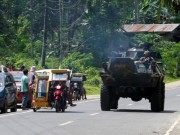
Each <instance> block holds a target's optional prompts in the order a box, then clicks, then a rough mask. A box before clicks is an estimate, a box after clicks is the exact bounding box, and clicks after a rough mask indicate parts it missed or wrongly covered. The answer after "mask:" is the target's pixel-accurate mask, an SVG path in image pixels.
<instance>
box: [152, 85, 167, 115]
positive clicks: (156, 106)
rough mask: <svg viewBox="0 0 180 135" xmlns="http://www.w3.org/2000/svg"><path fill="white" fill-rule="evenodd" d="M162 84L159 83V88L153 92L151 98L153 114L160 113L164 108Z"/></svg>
mask: <svg viewBox="0 0 180 135" xmlns="http://www.w3.org/2000/svg"><path fill="white" fill-rule="evenodd" d="M162 99H163V98H162V83H161V82H159V84H158V86H157V87H156V90H153V91H152V96H151V111H153V112H160V111H162V109H163V108H164V107H163V106H162V102H163V100H162Z"/></svg>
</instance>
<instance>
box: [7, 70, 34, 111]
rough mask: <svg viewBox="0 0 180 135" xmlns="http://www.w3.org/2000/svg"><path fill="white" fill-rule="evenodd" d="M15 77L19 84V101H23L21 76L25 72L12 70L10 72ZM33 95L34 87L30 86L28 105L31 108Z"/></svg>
mask: <svg viewBox="0 0 180 135" xmlns="http://www.w3.org/2000/svg"><path fill="white" fill-rule="evenodd" d="M10 73H11V74H12V75H13V77H14V80H15V82H16V85H17V92H18V96H17V103H18V104H19V103H22V95H23V94H22V92H21V77H22V76H23V72H22V71H11V72H10ZM32 95H33V89H32V88H30V91H29V94H28V101H27V107H28V108H30V107H31V103H32Z"/></svg>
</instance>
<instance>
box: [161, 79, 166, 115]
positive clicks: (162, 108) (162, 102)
mask: <svg viewBox="0 0 180 135" xmlns="http://www.w3.org/2000/svg"><path fill="white" fill-rule="evenodd" d="M161 95H162V97H161V110H160V111H164V102H165V83H164V82H163V83H162V87H161Z"/></svg>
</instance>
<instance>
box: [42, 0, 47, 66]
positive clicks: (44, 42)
mask: <svg viewBox="0 0 180 135" xmlns="http://www.w3.org/2000/svg"><path fill="white" fill-rule="evenodd" d="M46 25H47V0H45V1H44V26H43V45H42V53H41V66H42V67H45V58H46V47H47V28H46Z"/></svg>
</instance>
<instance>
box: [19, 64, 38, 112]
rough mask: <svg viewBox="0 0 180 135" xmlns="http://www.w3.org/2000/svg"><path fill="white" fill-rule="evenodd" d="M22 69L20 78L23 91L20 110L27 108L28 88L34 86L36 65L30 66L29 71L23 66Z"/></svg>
mask: <svg viewBox="0 0 180 135" xmlns="http://www.w3.org/2000/svg"><path fill="white" fill-rule="evenodd" d="M22 71H23V74H24V75H23V76H22V78H21V92H22V93H23V96H22V105H21V107H22V110H27V109H28V108H27V99H28V93H29V90H30V89H31V88H33V87H34V86H33V85H34V81H35V76H36V72H35V71H36V67H35V66H32V67H31V69H30V72H29V71H28V70H27V69H26V68H25V67H24V68H23V69H22Z"/></svg>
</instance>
